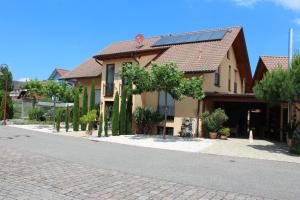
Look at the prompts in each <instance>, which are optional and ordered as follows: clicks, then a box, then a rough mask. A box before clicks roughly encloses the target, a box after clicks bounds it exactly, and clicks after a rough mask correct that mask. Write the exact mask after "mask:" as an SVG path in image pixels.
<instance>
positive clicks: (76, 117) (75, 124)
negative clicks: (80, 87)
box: [73, 90, 80, 131]
mask: <svg viewBox="0 0 300 200" xmlns="http://www.w3.org/2000/svg"><path fill="white" fill-rule="evenodd" d="M79 116H80V113H79V92H78V91H77V90H75V91H74V107H73V130H74V131H78V130H79Z"/></svg>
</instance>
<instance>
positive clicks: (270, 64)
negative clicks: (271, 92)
mask: <svg viewBox="0 0 300 200" xmlns="http://www.w3.org/2000/svg"><path fill="white" fill-rule="evenodd" d="M260 58H261V60H262V62H263V64H264V65H265V66H266V68H267V70H269V71H270V70H273V69H276V68H278V67H282V68H283V69H287V68H288V57H287V56H260Z"/></svg>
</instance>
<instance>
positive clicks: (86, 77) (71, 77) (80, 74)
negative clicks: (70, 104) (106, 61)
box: [61, 58, 102, 104]
mask: <svg viewBox="0 0 300 200" xmlns="http://www.w3.org/2000/svg"><path fill="white" fill-rule="evenodd" d="M101 73H102V64H101V62H97V61H96V60H95V59H94V58H89V59H88V60H86V61H85V62H83V63H81V64H80V65H79V66H77V67H76V68H75V69H73V70H71V71H70V72H68V73H66V74H65V75H64V76H63V77H61V79H62V80H66V81H68V82H73V83H74V84H75V86H76V87H81V86H87V89H88V96H90V90H91V83H92V81H94V82H95V103H96V104H99V103H100V96H101ZM88 102H89V101H88Z"/></svg>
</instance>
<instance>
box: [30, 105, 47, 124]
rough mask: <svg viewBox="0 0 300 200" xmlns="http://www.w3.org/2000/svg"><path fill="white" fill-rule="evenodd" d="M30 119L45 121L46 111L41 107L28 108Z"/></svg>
mask: <svg viewBox="0 0 300 200" xmlns="http://www.w3.org/2000/svg"><path fill="white" fill-rule="evenodd" d="M28 117H29V120H36V121H45V117H44V111H42V110H41V109H39V108H30V109H28Z"/></svg>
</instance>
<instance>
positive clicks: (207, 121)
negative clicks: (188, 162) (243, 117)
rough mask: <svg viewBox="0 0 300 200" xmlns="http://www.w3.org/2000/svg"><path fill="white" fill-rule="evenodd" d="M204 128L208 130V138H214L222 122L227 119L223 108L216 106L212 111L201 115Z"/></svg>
mask: <svg viewBox="0 0 300 200" xmlns="http://www.w3.org/2000/svg"><path fill="white" fill-rule="evenodd" d="M201 118H202V120H203V124H204V127H205V129H206V130H207V131H208V132H209V138H211V139H216V138H217V136H218V131H219V130H220V129H221V128H222V126H223V124H224V123H225V122H226V121H227V120H228V117H227V115H226V113H225V111H224V110H222V109H221V108H218V109H216V110H214V111H213V112H205V113H203V114H202V116H201Z"/></svg>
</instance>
